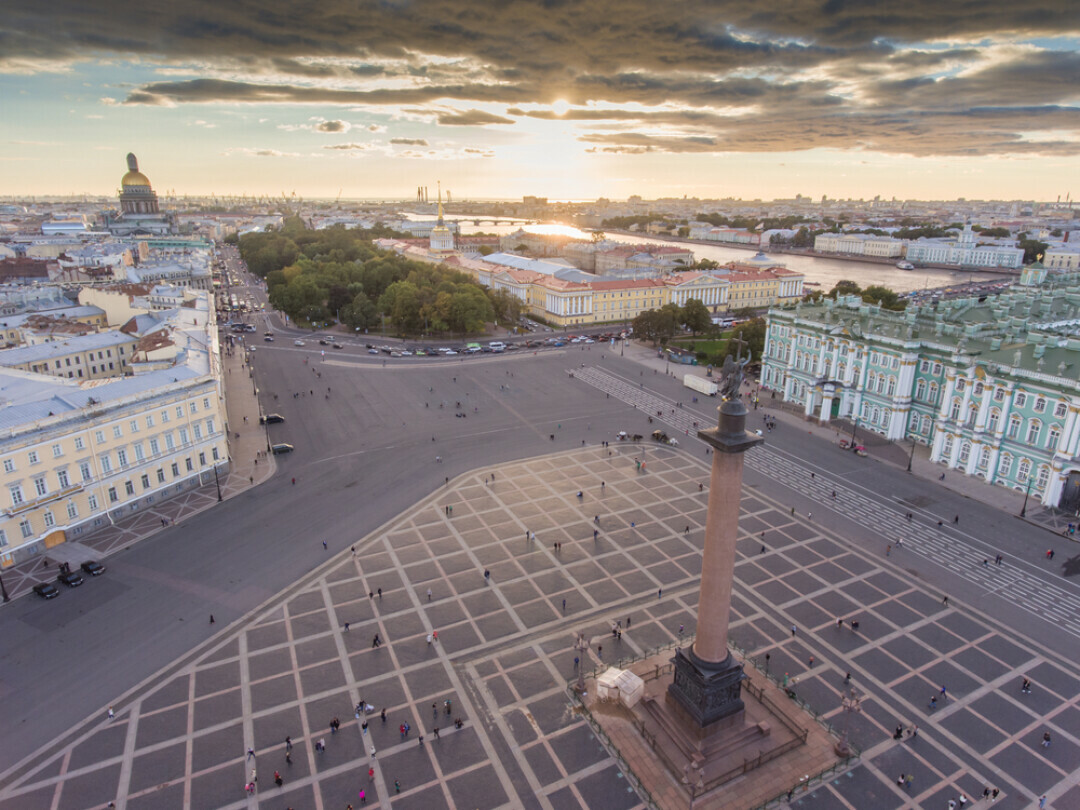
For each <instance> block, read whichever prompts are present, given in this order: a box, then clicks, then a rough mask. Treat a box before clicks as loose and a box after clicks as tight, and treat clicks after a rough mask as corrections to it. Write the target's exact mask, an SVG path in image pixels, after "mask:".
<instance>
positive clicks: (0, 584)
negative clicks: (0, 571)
mask: <svg viewBox="0 0 1080 810" xmlns="http://www.w3.org/2000/svg"><path fill="white" fill-rule="evenodd" d="M0 594H3V596H4V601H5V602H10V601H11V597H10V596H8V592H7V588H5V587H4V578H3V577H0Z"/></svg>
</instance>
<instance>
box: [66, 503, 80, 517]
mask: <svg viewBox="0 0 1080 810" xmlns="http://www.w3.org/2000/svg"><path fill="white" fill-rule="evenodd" d="M67 515H68V520H75V518H77V517H78V516H79V507H78V506H76V505H75V501H68V505H67Z"/></svg>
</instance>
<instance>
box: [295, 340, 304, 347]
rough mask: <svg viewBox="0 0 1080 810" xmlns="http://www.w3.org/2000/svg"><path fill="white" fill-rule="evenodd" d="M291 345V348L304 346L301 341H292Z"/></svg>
mask: <svg viewBox="0 0 1080 810" xmlns="http://www.w3.org/2000/svg"><path fill="white" fill-rule="evenodd" d="M292 345H293V346H303V345H304V341H302V340H294V341H293V342H292Z"/></svg>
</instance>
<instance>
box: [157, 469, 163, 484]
mask: <svg viewBox="0 0 1080 810" xmlns="http://www.w3.org/2000/svg"><path fill="white" fill-rule="evenodd" d="M157 480H158V483H159V484H164V483H165V470H163V469H161V468H160V467H159V468H158V471H157Z"/></svg>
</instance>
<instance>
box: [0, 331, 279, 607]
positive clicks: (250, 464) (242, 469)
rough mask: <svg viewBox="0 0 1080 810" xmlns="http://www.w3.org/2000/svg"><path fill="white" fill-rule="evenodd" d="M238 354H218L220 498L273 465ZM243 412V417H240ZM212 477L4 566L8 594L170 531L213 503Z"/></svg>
mask: <svg viewBox="0 0 1080 810" xmlns="http://www.w3.org/2000/svg"><path fill="white" fill-rule="evenodd" d="M223 348H224V344H223ZM244 354H245V353H244V352H243V351H242V350H241V349H240V347H239V346H236V347H235V348H234V350H233V352H232V354H231V356H230V355H225V356H223V357H222V364H223V371H224V374H225V404H226V411H227V414H228V423H227V425H226V428H227V430H228V431H229V432H228V441H229V461H230V471H229V472H228V473H227V474H226V473H223V474H222V475H221V478H220V481H219V482H218V483H220V486H221V498H220V499H221V500H226V499H228V498H232V497H234V496H235V495H238V494H239V493H241V492H243V491H244V490H247V489H250V488H252V487H253V486H257V485H259V484H261V483H262V482H263V481H265V480H267V479H268V478H270V476H271V475H273V474H274V470H275V469H276V467H277V465H276V463H275V460H274V456H273V455H271V454H270V453H268V452H267V449H266V448H267V443H266V431H265V429H264V428H263V426H262V425H260V424H259V403H258V400H257V399H256V397H255V393H254V387H255V386H254V384H253V382H252V379H251V377H250V373H251V369H250V367H249V366H247V363H246V362H245V359H244ZM244 417H247V421H246V422H245V421H244ZM237 434H239V436H237ZM260 454H261V455H260ZM218 483H215V482H214V480H213V477H211V478H210V482H209V483H208V484H205V485H200V486H195V487H192V488H191V489H189V490H186V491H185V492H182V493H180V494H178V495H176V496H174V497H172V498H169V499H167V500H163V501H161V502H160V503H156V504H154V505H153V506H152V507H148V508H146V509H143V510H141V511H139V512H137V513H136V514H134V515H131V516H130V517H126V518H123V519H122V520H118V521H116V522H115V523H112V524H111V525H106V526H104V527H102V528H99V529H97V530H95V531H93V532H90V533H88V534H86V535H84V536H82V537H80V539H79V540H68V541H67V542H66V543H60V544H59V545H57V546H53V547H52V548H50V549H49V550H48V551H46V552H45V553H44V554H42V555H40V556H38V557H34V558H33V559H30V560H26V561H25V562H22V563H19V564H18V565H13V566H11V567H10V568H6V569H4V570H3V572H0V573H2V575H3V578H4V586H5V588H6V589H7V592H8V595H9V596H10V597H11V598H12V599H14V598H16V597H18V596H22V595H23V594H26V593H29V592H30V591H31V589H32V588H33V587H34V586H35V585H37V584H38V583H39V582H46V581H48V582H52V581H54V580H55V579H56V570H57V564H58V563H62V562H66V563H70V564H71V568H72V570H77V569H78V568H79V566H80V565H81V564H82V563H84V562H86V561H87V560H101V559H103V558H105V557H107V556H108V555H110V554H113V553H114V552H117V551H121V550H123V549H125V548H127V547H128V546H130V545H132V544H134V543H137V542H138V541H140V540H142V539H144V538H146V537H150V536H151V535H154V534H157V533H158V532H163V531H176V525H175V524H178V523H182V522H183V521H184V520H186V519H188V518H189V517H191V516H193V515H197V514H198V513H200V512H202V511H204V510H206V509H210V508H211V507H213V506H214V505H216V504H217V503H218V500H219V498H218ZM107 565H108V563H106V566H107ZM106 576H108V574H106Z"/></svg>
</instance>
